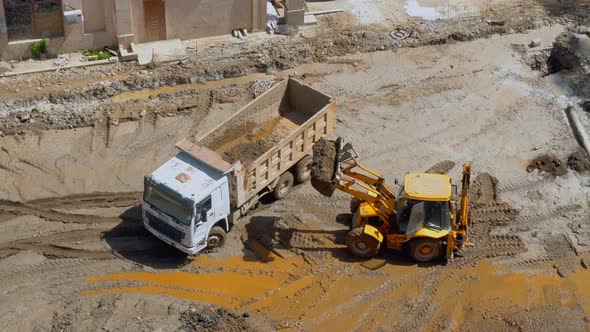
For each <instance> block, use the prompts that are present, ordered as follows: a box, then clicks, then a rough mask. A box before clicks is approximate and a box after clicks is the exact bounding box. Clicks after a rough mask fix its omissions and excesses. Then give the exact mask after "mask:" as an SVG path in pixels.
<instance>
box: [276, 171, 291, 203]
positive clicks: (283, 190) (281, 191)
mask: <svg viewBox="0 0 590 332" xmlns="http://www.w3.org/2000/svg"><path fill="white" fill-rule="evenodd" d="M291 187H293V174H291V172H285V173H283V174H282V175H281V177H279V181H278V183H277V185H276V186H275V188H274V189H273V194H274V196H275V198H276V199H277V200H281V199H283V198H285V197H287V195H289V193H290V192H291Z"/></svg>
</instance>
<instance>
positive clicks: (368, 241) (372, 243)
mask: <svg viewBox="0 0 590 332" xmlns="http://www.w3.org/2000/svg"><path fill="white" fill-rule="evenodd" d="M346 246H347V247H348V250H350V252H351V253H353V254H354V255H356V256H359V257H364V258H373V257H375V256H376V255H377V253H378V252H379V248H380V247H381V243H380V242H379V241H377V240H375V239H374V238H372V237H370V236H369V235H366V234H365V233H364V232H363V227H357V228H355V229H353V230H352V231H350V232H348V235H346Z"/></svg>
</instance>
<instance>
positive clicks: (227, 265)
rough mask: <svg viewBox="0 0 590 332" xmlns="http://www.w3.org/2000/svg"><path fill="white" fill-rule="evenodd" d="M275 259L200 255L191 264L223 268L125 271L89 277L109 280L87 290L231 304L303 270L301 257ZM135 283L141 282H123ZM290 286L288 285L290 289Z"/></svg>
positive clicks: (94, 282)
mask: <svg viewBox="0 0 590 332" xmlns="http://www.w3.org/2000/svg"><path fill="white" fill-rule="evenodd" d="M271 256H272V257H271V258H272V260H269V261H268V262H261V261H257V260H249V259H244V258H242V257H231V258H229V259H225V260H221V261H215V260H211V259H210V258H208V257H205V256H201V257H198V258H196V259H195V260H193V261H192V262H191V264H192V265H198V266H202V267H208V268H211V269H210V270H217V269H219V270H221V271H222V272H219V273H217V272H203V273H193V272H164V273H151V272H125V273H115V274H109V275H104V276H94V277H88V278H87V280H86V281H87V282H88V283H89V284H92V285H100V284H102V283H107V284H108V286H107V287H105V288H100V289H94V290H87V291H84V292H83V293H84V294H88V295H90V294H99V293H150V294H167V295H171V296H176V297H181V298H186V299H191V300H195V301H200V302H207V303H213V304H217V305H221V306H224V307H228V308H236V307H238V306H239V305H241V304H243V303H245V302H250V301H256V300H257V299H258V298H261V297H264V296H265V294H267V293H269V292H270V293H272V292H273V291H274V290H278V289H282V288H283V286H285V285H287V286H288V284H289V282H288V281H289V280H290V279H293V278H297V277H298V275H300V274H301V273H303V271H304V269H301V267H300V265H301V264H305V263H304V262H303V260H302V259H301V257H298V256H297V257H293V258H292V259H288V260H285V259H281V258H279V257H278V256H273V255H272V254H271ZM127 283H134V284H139V286H121V285H122V284H127ZM289 288H292V286H291V287H286V291H288V289H289Z"/></svg>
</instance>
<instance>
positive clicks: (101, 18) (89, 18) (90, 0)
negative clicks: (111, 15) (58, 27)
mask: <svg viewBox="0 0 590 332" xmlns="http://www.w3.org/2000/svg"><path fill="white" fill-rule="evenodd" d="M82 11H83V12H84V32H85V33H93V32H104V31H107V25H106V20H105V9H104V0H84V1H83V2H82Z"/></svg>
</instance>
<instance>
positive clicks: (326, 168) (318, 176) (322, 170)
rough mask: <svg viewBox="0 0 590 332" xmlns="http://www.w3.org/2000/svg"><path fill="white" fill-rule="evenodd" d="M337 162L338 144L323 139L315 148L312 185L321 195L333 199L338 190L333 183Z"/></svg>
mask: <svg viewBox="0 0 590 332" xmlns="http://www.w3.org/2000/svg"><path fill="white" fill-rule="evenodd" d="M335 161H336V144H335V142H333V141H328V140H325V139H323V138H321V139H320V140H318V141H317V142H316V143H315V144H314V146H313V164H312V165H311V185H312V186H313V187H314V188H315V190H317V191H318V192H319V193H320V194H322V195H324V196H327V197H331V196H332V194H334V191H335V190H336V186H335V184H334V183H333V179H334V171H335V169H334V166H335Z"/></svg>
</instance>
